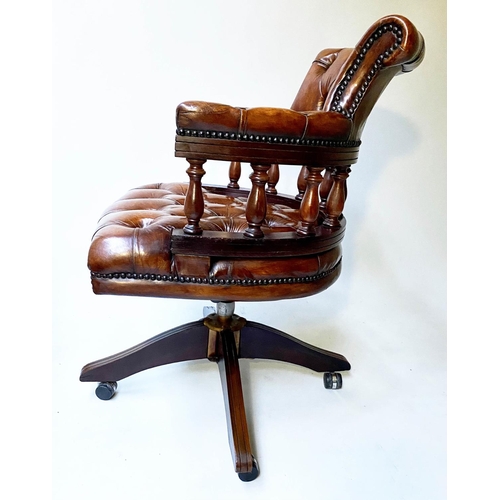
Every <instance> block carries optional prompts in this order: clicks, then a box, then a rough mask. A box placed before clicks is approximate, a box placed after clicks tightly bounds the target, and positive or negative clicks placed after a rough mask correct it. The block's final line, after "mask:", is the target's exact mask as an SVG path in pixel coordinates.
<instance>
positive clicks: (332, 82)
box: [80, 16, 425, 481]
mask: <svg viewBox="0 0 500 500" xmlns="http://www.w3.org/2000/svg"><path fill="white" fill-rule="evenodd" d="M424 54H425V44H424V40H423V38H422V36H421V35H420V33H419V32H418V31H417V29H416V28H415V26H413V24H412V23H411V22H410V21H408V19H406V18H405V17H403V16H386V17H384V18H382V19H380V20H378V21H377V22H376V23H374V24H373V25H372V26H371V27H370V28H369V29H368V31H367V32H366V33H365V34H364V35H363V37H362V38H361V39H360V41H359V42H358V43H357V44H356V46H355V47H353V48H342V49H328V48H327V49H324V50H322V51H321V52H320V53H319V54H318V55H317V56H316V57H315V58H314V60H313V62H312V65H311V67H310V69H309V71H308V72H307V74H306V76H305V79H304V81H303V83H302V85H301V87H300V89H299V92H298V94H297V96H296V98H295V100H294V102H293V103H292V105H291V107H290V109H283V108H269V107H255V108H242V107H234V106H230V105H225V104H219V103H210V102H203V101H185V102H183V103H181V104H179V106H178V107H177V109H176V127H177V129H176V138H175V156H176V157H179V158H185V159H186V160H187V162H188V163H189V168H188V169H187V170H186V172H187V175H188V179H189V185H188V186H187V188H186V185H185V183H172V182H169V183H160V184H154V185H147V186H142V187H141V188H138V189H136V190H131V192H129V193H127V194H126V195H125V196H124V197H123V198H121V199H120V200H118V201H117V202H116V203H115V204H114V205H113V206H111V207H110V209H108V210H107V212H106V215H105V220H103V221H101V222H100V225H99V227H98V229H97V231H96V232H95V234H94V236H93V239H92V244H91V248H90V250H89V258H88V263H89V268H90V270H91V277H92V287H93V290H94V292H95V293H96V294H112V295H134V296H146V297H172V298H183V299H187V298H190V299H206V300H211V301H214V302H226V303H227V302H231V301H271V300H272V301H276V300H280V299H291V298H300V297H307V296H311V295H313V294H316V293H319V292H321V291H323V290H326V289H327V288H328V287H329V286H331V285H332V284H333V283H334V282H335V281H336V279H337V278H338V276H339V275H340V272H341V267H342V253H341V246H340V243H341V241H342V238H343V236H344V231H345V225H346V221H345V217H344V215H343V212H344V206H345V201H346V197H347V178H348V176H349V173H350V171H351V167H352V166H353V165H354V164H355V163H356V162H357V160H358V155H359V149H360V145H361V134H362V131H363V128H364V125H365V122H366V120H367V118H368V116H369V114H370V112H371V110H372V108H373V106H374V105H375V103H376V101H377V99H378V98H379V97H380V95H381V93H382V92H383V91H384V89H385V88H386V87H387V85H388V83H389V82H390V80H391V79H392V78H393V77H394V76H396V75H398V74H401V73H406V72H409V71H412V70H413V69H414V68H416V67H417V66H418V65H419V64H420V62H421V61H422V59H423V57H424ZM208 160H210V161H228V162H230V165H229V184H228V186H227V187H217V186H205V185H203V184H202V178H203V176H204V175H205V170H204V165H205V164H206V162H207V161H208ZM241 163H248V164H250V166H251V168H252V171H253V173H252V174H251V175H250V179H251V182H252V186H251V189H250V190H247V189H241V188H240V185H239V180H240V177H241ZM207 165H208V164H207ZM298 166H299V167H301V168H300V172H299V175H298V178H297V190H298V194H297V195H296V196H295V197H293V196H287V195H278V194H277V188H276V185H277V183H278V181H279V178H280V171H281V173H284V172H285V171H293V172H294V174H295V173H297V170H298V169H297V167H298ZM290 167H292V168H290ZM208 168H209V167H208ZM323 172H324V176H323V175H322V173H323ZM182 210H183V211H184V216H182ZM219 306H220V304H219ZM229 309H230V308H227V309H224V310H225V311H226V312H227V311H228V310H229ZM218 310H219V313H220V316H218V315H216V316H215V317H214V316H213V315H210V316H208V317H207V318H205V319H204V320H201V321H196V322H192V323H188V324H186V325H183V326H180V327H178V328H175V329H173V330H169V331H167V332H164V333H162V334H160V335H158V336H156V337H153V338H152V339H150V340H148V341H146V342H143V343H142V344H139V345H137V346H135V347H133V348H131V349H128V350H126V351H123V352H121V353H118V354H116V355H113V356H110V357H107V358H104V359H101V360H99V361H95V362H93V363H89V364H88V365H86V366H84V367H83V369H82V372H81V376H80V380H82V381H94V382H105V384H102V386H101V389H100V391H98V392H99V394H100V396H99V395H98V397H102V398H103V399H107V398H111V397H112V395H113V394H114V391H115V390H116V384H115V382H116V381H117V380H121V379H123V378H125V377H128V376H131V375H133V374H134V373H137V372H140V371H142V370H146V369H149V368H153V367H155V366H160V365H165V364H170V363H176V362H180V361H188V360H195V359H209V360H210V361H214V362H217V364H218V368H219V372H220V378H221V383H222V390H223V395H224V402H225V408H226V416H227V425H228V437H229V444H230V448H231V452H232V456H233V462H234V467H235V470H236V472H238V473H239V474H240V478H241V479H242V480H244V481H246V480H251V479H254V478H255V477H256V475H257V474H258V467H257V465H256V461H255V459H254V457H253V455H252V449H251V444H250V437H249V432H248V423H247V419H246V413H245V404H244V397H243V390H242V384H241V374H240V370H239V363H238V360H239V358H260V359H269V360H278V361H282V362H287V363H292V364H296V365H299V366H302V367H305V368H308V369H311V370H314V371H317V372H322V371H324V372H327V374H329V375H330V376H331V379H333V373H334V372H338V371H343V370H349V369H350V368H351V367H350V364H349V362H348V361H347V360H346V358H345V357H344V356H342V355H340V354H336V353H333V352H330V351H326V350H323V349H320V348H317V347H315V346H312V345H309V344H307V343H305V342H303V341H301V340H298V339H295V338H293V337H291V336H290V335H288V334H286V333H284V332H281V331H279V330H276V329H274V328H271V327H269V326H266V325H263V324H261V323H255V322H247V321H246V320H244V319H243V318H239V317H237V316H236V315H234V314H233V315H230V313H228V315H227V317H226V315H225V314H222V312H220V311H222V310H223V307H222V306H221V307H220V308H218ZM325 314H326V312H325ZM326 317H327V315H325V318H326ZM337 375H339V374H337ZM336 379H337V380H340V379H339V378H338V377H336ZM330 382H331V380H330ZM330 382H329V383H330ZM331 385H333V382H332V384H331ZM197 466H198V467H199V464H198V465H197Z"/></svg>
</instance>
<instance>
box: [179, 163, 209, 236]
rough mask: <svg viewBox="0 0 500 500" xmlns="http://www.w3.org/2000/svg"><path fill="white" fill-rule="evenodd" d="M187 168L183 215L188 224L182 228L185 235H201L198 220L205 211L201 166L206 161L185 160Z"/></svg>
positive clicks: (203, 172)
mask: <svg viewBox="0 0 500 500" xmlns="http://www.w3.org/2000/svg"><path fill="white" fill-rule="evenodd" d="M187 161H188V162H189V168H188V169H187V170H186V172H187V174H188V175H189V187H188V192H187V194H186V201H185V203H184V214H185V215H186V218H187V220H188V223H187V224H186V225H185V226H184V232H185V233H186V234H201V233H202V229H201V227H200V219H201V217H202V215H203V212H204V210H205V202H204V200H203V192H202V189H201V178H202V177H203V176H204V175H205V170H203V164H204V163H205V161H206V160H193V159H189V158H187Z"/></svg>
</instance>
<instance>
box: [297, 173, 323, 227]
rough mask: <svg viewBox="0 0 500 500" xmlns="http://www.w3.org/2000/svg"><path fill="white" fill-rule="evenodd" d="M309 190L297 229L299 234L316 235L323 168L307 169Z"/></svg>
mask: <svg viewBox="0 0 500 500" xmlns="http://www.w3.org/2000/svg"><path fill="white" fill-rule="evenodd" d="M307 168H308V170H309V174H308V176H307V188H306V192H305V193H304V197H303V198H302V202H301V204H300V219H301V221H300V224H299V227H298V228H297V232H298V233H299V234H304V235H307V234H314V233H315V232H316V231H315V228H316V224H317V220H318V215H319V185H320V184H321V181H322V180H323V177H322V176H321V171H322V170H323V167H307Z"/></svg>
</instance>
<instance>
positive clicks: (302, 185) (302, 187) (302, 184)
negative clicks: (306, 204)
mask: <svg viewBox="0 0 500 500" xmlns="http://www.w3.org/2000/svg"><path fill="white" fill-rule="evenodd" d="M308 175H309V170H308V169H307V166H306V165H303V166H302V168H301V169H300V172H299V176H298V177H297V189H298V190H299V194H298V195H297V196H296V197H295V199H296V200H298V201H301V200H302V198H303V197H304V193H305V192H306V189H307V176H308Z"/></svg>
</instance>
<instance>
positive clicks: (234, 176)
mask: <svg viewBox="0 0 500 500" xmlns="http://www.w3.org/2000/svg"><path fill="white" fill-rule="evenodd" d="M240 177H241V163H240V162H239V161H232V162H231V163H230V164H229V184H228V185H227V187H228V188H235V189H238V188H239V187H240V185H239V184H238V181H239V180H240Z"/></svg>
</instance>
